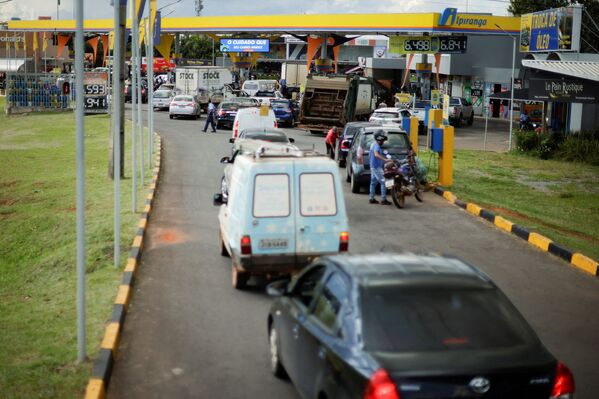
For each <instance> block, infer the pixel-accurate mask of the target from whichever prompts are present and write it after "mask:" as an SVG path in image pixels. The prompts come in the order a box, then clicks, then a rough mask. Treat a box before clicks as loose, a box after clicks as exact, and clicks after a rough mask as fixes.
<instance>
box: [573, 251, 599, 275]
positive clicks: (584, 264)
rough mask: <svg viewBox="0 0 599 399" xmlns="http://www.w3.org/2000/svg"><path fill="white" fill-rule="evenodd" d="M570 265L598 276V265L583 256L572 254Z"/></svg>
mask: <svg viewBox="0 0 599 399" xmlns="http://www.w3.org/2000/svg"><path fill="white" fill-rule="evenodd" d="M571 262H572V264H573V265H574V266H576V267H578V268H580V269H582V270H584V271H586V272H589V273H591V274H592V275H594V276H597V275H598V269H599V263H597V262H595V261H594V260H593V259H591V258H589V257H588V256H584V255H583V254H579V253H577V252H576V253H574V254H573V255H572V261H571Z"/></svg>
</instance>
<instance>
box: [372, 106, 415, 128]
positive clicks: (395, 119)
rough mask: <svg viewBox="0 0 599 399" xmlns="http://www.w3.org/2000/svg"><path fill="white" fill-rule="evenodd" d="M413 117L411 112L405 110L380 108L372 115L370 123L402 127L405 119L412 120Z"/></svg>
mask: <svg viewBox="0 0 599 399" xmlns="http://www.w3.org/2000/svg"><path fill="white" fill-rule="evenodd" d="M411 116H412V114H411V113H410V111H409V110H407V109H405V108H378V109H376V110H375V111H374V112H373V113H372V115H371V116H370V119H368V121H369V122H378V123H381V124H389V123H392V124H398V125H401V123H402V120H403V118H410V117H411Z"/></svg>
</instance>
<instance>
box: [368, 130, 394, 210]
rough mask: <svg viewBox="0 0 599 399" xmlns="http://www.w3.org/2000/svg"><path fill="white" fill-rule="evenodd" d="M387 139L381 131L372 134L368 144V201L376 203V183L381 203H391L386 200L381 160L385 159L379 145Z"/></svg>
mask: <svg viewBox="0 0 599 399" xmlns="http://www.w3.org/2000/svg"><path fill="white" fill-rule="evenodd" d="M386 140H387V136H385V133H383V132H382V131H379V132H376V133H375V134H374V141H373V142H372V144H371V145H370V154H369V157H370V203H371V204H378V203H379V202H378V201H377V200H376V199H375V198H374V194H375V190H376V185H377V183H378V184H380V185H381V204H383V205H391V202H389V201H387V187H386V186H385V178H384V176H383V162H385V161H386V160H387V159H386V158H385V157H384V156H383V150H382V149H381V147H382V146H383V143H384V142H385V141H386Z"/></svg>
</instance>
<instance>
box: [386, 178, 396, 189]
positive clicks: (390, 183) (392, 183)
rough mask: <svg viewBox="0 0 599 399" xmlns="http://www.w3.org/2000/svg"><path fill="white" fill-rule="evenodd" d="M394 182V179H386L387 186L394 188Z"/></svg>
mask: <svg viewBox="0 0 599 399" xmlns="http://www.w3.org/2000/svg"><path fill="white" fill-rule="evenodd" d="M394 184H395V181H393V179H386V180H385V187H387V188H392V187H393V185H394Z"/></svg>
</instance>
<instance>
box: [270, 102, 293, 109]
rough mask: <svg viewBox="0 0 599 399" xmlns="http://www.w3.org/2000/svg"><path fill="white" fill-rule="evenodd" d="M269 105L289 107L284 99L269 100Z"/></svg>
mask: <svg viewBox="0 0 599 399" xmlns="http://www.w3.org/2000/svg"><path fill="white" fill-rule="evenodd" d="M270 105H271V106H272V107H273V108H289V103H288V102H286V101H271V102H270Z"/></svg>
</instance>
